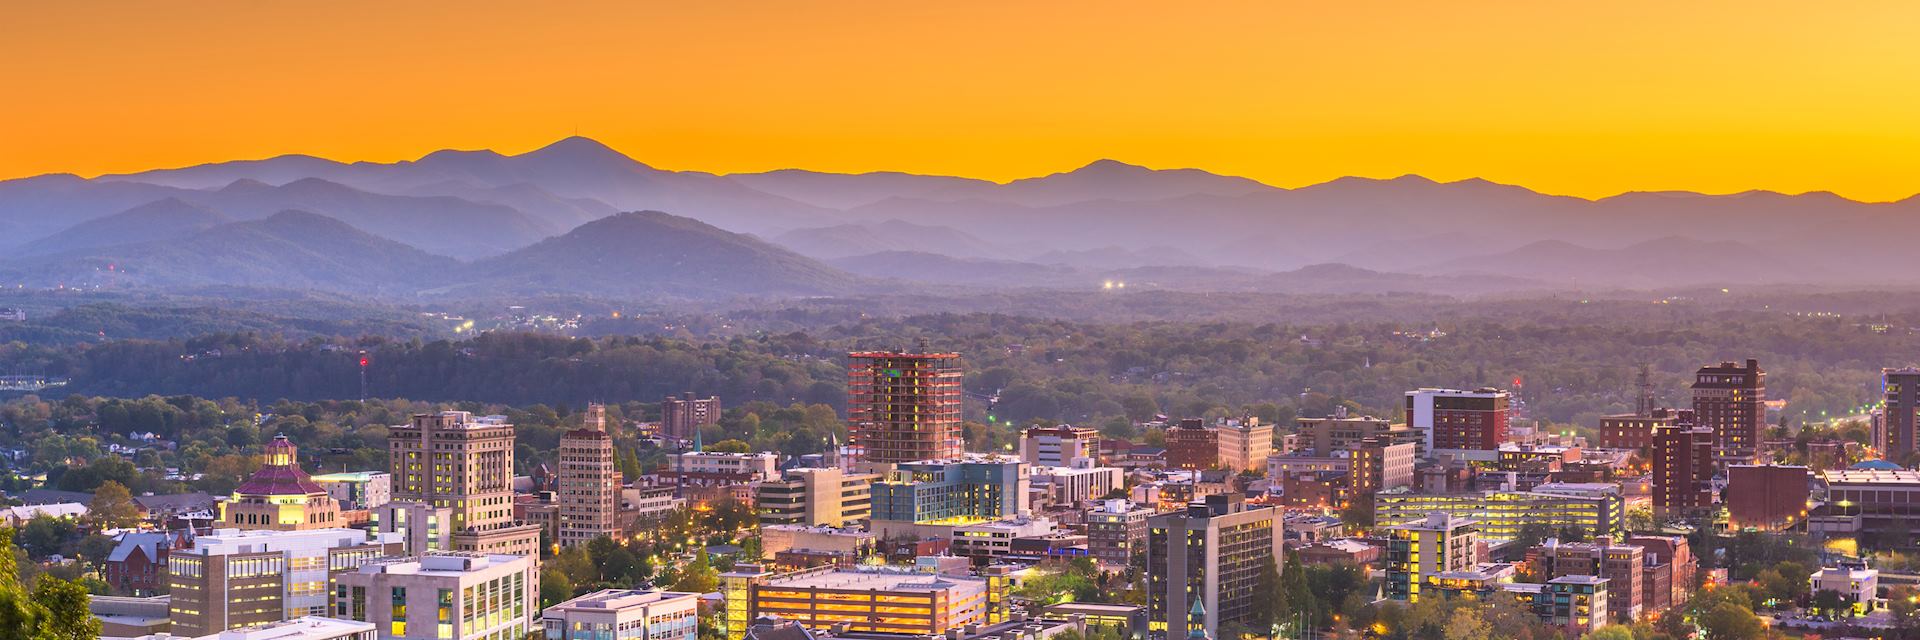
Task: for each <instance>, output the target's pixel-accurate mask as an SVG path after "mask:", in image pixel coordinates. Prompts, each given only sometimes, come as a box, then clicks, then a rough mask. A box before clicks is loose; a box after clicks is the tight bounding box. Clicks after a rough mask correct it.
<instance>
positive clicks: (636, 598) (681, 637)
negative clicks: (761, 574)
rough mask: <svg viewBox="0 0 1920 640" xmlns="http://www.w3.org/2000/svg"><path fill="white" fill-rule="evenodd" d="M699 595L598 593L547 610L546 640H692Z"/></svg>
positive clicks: (543, 618)
mask: <svg viewBox="0 0 1920 640" xmlns="http://www.w3.org/2000/svg"><path fill="white" fill-rule="evenodd" d="M699 623H700V594H697V593H677V592H672V591H652V590H638V589H603V590H600V591H595V592H593V593H589V594H587V595H584V596H580V597H578V598H574V599H572V600H568V601H566V602H562V603H560V604H556V605H553V606H551V607H547V609H546V610H545V611H543V612H541V614H540V624H541V626H543V627H545V628H546V638H547V640H694V635H695V632H696V631H697V630H698V628H699V626H700V624H699Z"/></svg>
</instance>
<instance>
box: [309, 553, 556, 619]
mask: <svg viewBox="0 0 1920 640" xmlns="http://www.w3.org/2000/svg"><path fill="white" fill-rule="evenodd" d="M332 601H333V616H334V617H337V618H345V619H349V620H360V621H363V622H371V623H373V625H374V628H376V629H378V630H379V632H380V637H381V638H383V639H384V640H520V639H522V638H525V637H526V636H527V633H528V632H529V631H533V630H535V629H537V628H539V627H537V626H535V624H534V619H535V617H536V616H537V615H538V614H539V612H540V569H539V560H538V558H534V557H527V556H521V555H512V554H480V553H444V554H428V555H425V556H420V557H417V558H390V559H383V560H376V561H373V562H369V563H366V564H363V565H361V566H359V567H357V568H355V569H353V570H350V571H345V572H342V573H340V574H339V575H337V576H335V577H334V587H333V594H332Z"/></svg>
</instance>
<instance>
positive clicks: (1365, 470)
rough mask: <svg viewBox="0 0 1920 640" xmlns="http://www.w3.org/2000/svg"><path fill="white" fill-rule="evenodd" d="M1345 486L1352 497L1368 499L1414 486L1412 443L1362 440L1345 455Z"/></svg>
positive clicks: (1385, 438) (1389, 439) (1375, 438)
mask: <svg viewBox="0 0 1920 640" xmlns="http://www.w3.org/2000/svg"><path fill="white" fill-rule="evenodd" d="M1347 453H1348V456H1349V458H1350V459H1351V460H1352V461H1353V462H1352V463H1351V464H1350V465H1348V467H1347V469H1348V471H1347V473H1348V476H1349V482H1348V486H1349V488H1350V489H1351V490H1352V492H1353V495H1356V496H1367V495H1372V494H1375V493H1379V492H1381V491H1389V490H1393V489H1400V488H1405V487H1411V486H1413V443H1411V442H1401V443H1395V442H1393V438H1392V437H1391V436H1372V437H1369V438H1366V439H1364V440H1361V441H1360V442H1359V443H1358V444H1357V445H1356V446H1354V447H1353V449H1351V450H1349V451H1348V452H1347Z"/></svg>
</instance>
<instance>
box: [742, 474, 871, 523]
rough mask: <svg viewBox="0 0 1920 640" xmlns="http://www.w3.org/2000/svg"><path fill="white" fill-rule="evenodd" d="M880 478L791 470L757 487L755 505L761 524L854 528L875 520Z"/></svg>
mask: <svg viewBox="0 0 1920 640" xmlns="http://www.w3.org/2000/svg"><path fill="white" fill-rule="evenodd" d="M878 479H880V476H879V475H877V474H872V473H847V472H844V471H841V470H839V469H788V470H787V471H786V472H785V473H783V474H782V475H781V477H780V479H778V480H768V481H766V482H762V483H760V485H759V486H758V487H755V489H754V495H753V504H754V508H755V509H756V510H758V511H759V514H760V524H762V525H776V524H797V525H805V526H810V527H812V526H826V527H851V526H856V525H859V524H861V523H864V522H867V521H868V520H870V519H872V517H873V482H874V481H875V480H878Z"/></svg>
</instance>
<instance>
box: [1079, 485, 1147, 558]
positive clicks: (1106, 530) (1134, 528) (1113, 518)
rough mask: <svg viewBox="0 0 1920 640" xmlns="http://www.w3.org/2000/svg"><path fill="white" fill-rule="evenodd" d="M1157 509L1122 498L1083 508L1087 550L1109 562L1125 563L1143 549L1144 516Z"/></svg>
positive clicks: (1144, 538) (1144, 548)
mask: <svg viewBox="0 0 1920 640" xmlns="http://www.w3.org/2000/svg"><path fill="white" fill-rule="evenodd" d="M1155 513H1157V512H1156V511H1154V510H1153V509H1151V508H1148V507H1142V506H1137V505H1135V504H1133V503H1132V502H1129V501H1126V500H1106V501H1102V502H1101V503H1100V506H1097V507H1094V508H1093V509H1091V510H1089V511H1087V554H1088V555H1091V556H1093V559H1094V560H1097V561H1100V562H1102V563H1105V564H1109V565H1113V566H1120V567H1124V566H1128V565H1130V564H1131V563H1132V562H1133V554H1135V553H1144V552H1146V543H1147V518H1150V517H1152V516H1153V514H1155Z"/></svg>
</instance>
